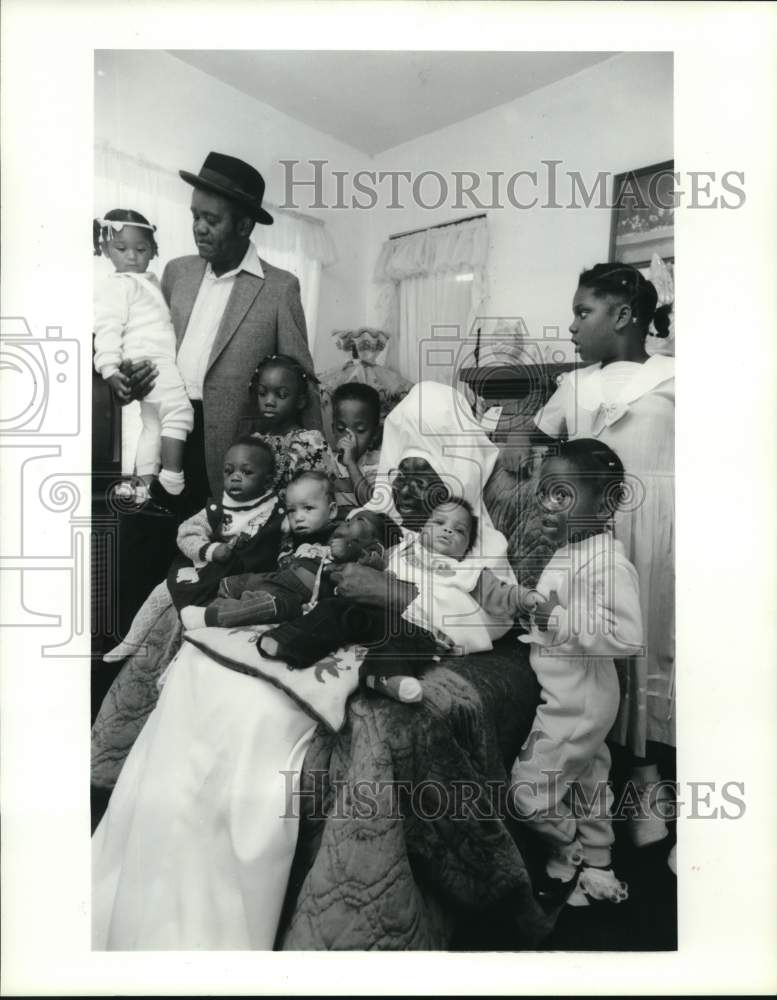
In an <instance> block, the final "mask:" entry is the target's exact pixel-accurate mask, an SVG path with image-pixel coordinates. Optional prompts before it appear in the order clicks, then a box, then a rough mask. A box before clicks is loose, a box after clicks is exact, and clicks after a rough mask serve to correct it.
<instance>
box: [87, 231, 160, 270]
mask: <svg viewBox="0 0 777 1000" xmlns="http://www.w3.org/2000/svg"><path fill="white" fill-rule="evenodd" d="M148 233H149V231H148V229H140V228H139V227H138V226H123V227H122V228H121V229H120V230H119V232H118V233H117V232H114V233H113V238H112V239H110V240H103V242H102V244H101V245H100V246H101V250H102V254H103V257H107V258H108V259H109V260H110V262H111V263H112V264H113V266H114V268H115V269H116V270H117V271H118V273H119V274H125V273H126V272H128V271H130V272H132V273H133V274H142V273H143V272H144V271H145V270H146V268H147V267H148V265H149V263H150V262H151V258H152V257H153V256H154V245H153V243H152V242H151V240H150V239H149V238H148Z"/></svg>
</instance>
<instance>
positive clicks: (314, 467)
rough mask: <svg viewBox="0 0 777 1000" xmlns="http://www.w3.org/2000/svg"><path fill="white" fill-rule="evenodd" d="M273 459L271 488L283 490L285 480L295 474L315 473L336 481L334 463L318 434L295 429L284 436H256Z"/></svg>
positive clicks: (335, 463)
mask: <svg viewBox="0 0 777 1000" xmlns="http://www.w3.org/2000/svg"><path fill="white" fill-rule="evenodd" d="M256 433H257V435H258V436H259V437H261V438H262V439H263V440H264V441H266V442H267V444H269V445H270V447H271V448H272V450H273V454H274V455H275V480H274V482H273V488H274V489H275V490H276V491H277V492H280V490H284V489H285V488H286V487H287V486H288V484H289V480H290V479H292V478H293V477H294V476H295V475H296V474H297V473H298V472H308V471H318V472H325V473H326V474H327V475H328V476H332V477H333V478H336V477H337V475H338V470H337V461H336V459H335V457H334V455H333V454H332V449H331V448H330V447H329V445H328V444H327V442H326V438H325V437H324V435H323V434H322V433H321V431H308V430H303V429H302V428H301V427H295V428H294V430H291V431H289V432H288V433H287V434H260V433H259V432H256Z"/></svg>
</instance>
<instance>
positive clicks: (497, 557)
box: [367, 382, 516, 638]
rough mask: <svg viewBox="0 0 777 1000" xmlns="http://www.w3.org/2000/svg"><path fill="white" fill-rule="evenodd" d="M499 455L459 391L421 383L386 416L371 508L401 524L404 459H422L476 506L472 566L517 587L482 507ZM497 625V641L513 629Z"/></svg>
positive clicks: (498, 537)
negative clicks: (399, 486)
mask: <svg viewBox="0 0 777 1000" xmlns="http://www.w3.org/2000/svg"><path fill="white" fill-rule="evenodd" d="M498 455H499V449H498V448H497V447H496V445H494V444H492V443H491V441H489V439H488V438H487V437H486V435H485V433H484V431H483V429H482V428H481V426H480V424H478V423H477V421H476V420H475V419H474V417H473V416H472V409H471V407H470V404H469V403H468V402H467V400H466V399H465V398H464V396H463V395H462V394H461V393H460V392H457V391H456V389H454V388H453V387H452V386H449V385H443V384H442V383H439V382H420V383H419V384H418V385H415V386H413V388H412V389H411V390H410V392H409V393H408V394H407V396H406V397H405V398H404V399H403V400H402V401H401V402H399V403H398V404H397V405H396V406H395V407H394V409H393V410H392V411H391V413H389V415H388V416H387V417H386V422H385V424H384V427H383V446H382V448H381V452H380V461H379V463H378V473H377V478H376V481H375V492H374V493H373V496H372V499H371V500H370V501H369V503H368V504H367V509H368V510H377V511H382V512H383V513H384V514H388V515H389V516H390V517H392V518H394V520H396V521H401V518H400V517H399V515H398V513H397V511H396V509H395V507H394V500H393V496H392V493H391V483H392V481H393V479H394V477H395V475H396V470H397V467H398V466H399V463H400V462H401V461H402V459H403V458H423V459H424V460H425V461H426V462H428V463H429V465H430V466H431V467H432V468H433V469H434V471H435V472H436V473H437V475H438V476H439V477H440V479H441V480H442V481H443V482H444V483H445V485H446V486H447V487H448V488H449V490H450V491H451V493H452V494H453V495H454V496H458V497H463V498H464V499H465V500H467V501H468V502H469V503H470V504H471V506H472V509H473V510H474V512H475V514H476V515H477V517H478V537H477V539H476V540H475V545H474V546H473V548H472V551H471V552H470V553H469V554H468V555H467V557H466V559H467V563H470V562H471V564H472V565H473V566H474V567H478V569H479V570H481V569H484V568H486V567H488V568H489V569H491V571H492V572H493V573H495V574H496V576H498V577H499V579H500V580H504V581H505V582H506V583H510V584H514V583H515V582H516V580H515V575H514V573H513V571H512V569H511V567H510V563H509V562H508V559H507V541H506V539H505V537H504V535H503V534H502V533H501V532H500V531H497V530H496V528H495V527H494V525H493V523H492V521H491V517H490V515H489V513H488V511H487V510H486V507H485V504H484V503H483V490H484V488H485V485H486V483H487V482H488V479H489V477H490V475H491V473H492V471H493V469H494V465H495V463H496V460H497V456H498ZM492 621H494V625H493V631H492V638H498V636H500V635H503V634H504V632H505V631H506V630H507V627H508V626H507V625H505V623H504V622H503V621H500V622H498V623H497V622H496V621H495V620H492Z"/></svg>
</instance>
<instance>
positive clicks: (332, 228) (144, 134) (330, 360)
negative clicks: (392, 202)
mask: <svg viewBox="0 0 777 1000" xmlns="http://www.w3.org/2000/svg"><path fill="white" fill-rule="evenodd" d="M95 66H96V69H97V70H98V73H97V75H96V77H95V138H96V139H103V140H106V141H107V142H108V143H110V145H112V146H114V147H115V148H117V149H119V150H121V151H123V152H126V153H130V154H132V155H136V156H137V155H143V156H145V157H146V159H148V160H149V161H150V162H152V163H154V164H157V165H159V166H162V167H165V168H167V169H168V170H174V171H177V170H179V169H184V170H191V171H192V172H194V173H196V172H197V171H198V170H199V168H200V166H201V165H202V162H203V160H204V159H205V156H206V155H207V154H208V153H209V152H210V151H211V150H218V151H219V152H223V153H228V154H230V155H232V156H238V157H240V158H241V159H244V160H246V161H247V162H248V163H251V164H252V165H253V166H255V167H256V168H257V169H258V170H259V171H260V172H261V173H262V175H263V176H264V178H265V182H266V185H267V189H266V199H267V200H268V201H269V202H273V203H275V204H278V203H280V202H281V201H282V200H283V168H282V167H281V165H280V162H279V161H280V160H283V159H298V160H302V161H306V160H311V159H326V160H329V161H331V162H332V163H333V164H337V167H336V169H347V170H358V169H361V168H362V167H364V166H366V164H367V163H368V162H369V161H368V158H367V157H366V156H364V155H363V154H361V153H359V152H358V151H357V150H355V149H353V148H351V147H350V146H347V145H346V144H344V143H341V142H338V141H337V140H336V139H333V138H332V137H331V136H328V135H324V134H323V133H321V132H318V131H316V130H315V129H312V128H310V127H309V126H307V125H305V124H303V123H302V122H299V121H297V120H296V119H293V118H290V117H289V116H288V115H284V114H282V113H281V112H279V111H276V110H275V109H274V108H271V107H269V106H268V105H265V104H262V103H261V102H259V101H257V100H255V99H254V98H252V97H249V96H248V95H247V94H244V93H242V91H239V90H235V89H234V88H233V87H230V86H228V85H226V84H224V83H221V82H220V81H218V80H216V79H214V78H213V77H211V76H209V75H208V74H206V73H203V72H201V71H200V70H198V69H195V68H194V67H192V66H189V65H188V64H186V63H184V62H182V61H181V60H179V59H176V58H175V57H174V56H171V55H170V54H169V53H167V52H163V51H149V50H135V51H133V50H121V51H118V50H111V51H98V52H96V53H95ZM333 168H334V167H333ZM183 183H184V182H183V181H181V184H182V185H183ZM326 201H327V203H331V202H333V201H334V196H332V197H331V198H329V197H328V198H327V199H326ZM306 212H307V210H306ZM307 214H309V215H314V216H317V217H319V218H321V219H323V220H324V221H325V222H326V224H327V227H328V229H329V232H330V234H331V236H332V239H333V240H334V243H335V246H336V248H337V251H338V260H337V262H336V263H335V264H333V265H331V266H330V267H328V268H326V269H325V270H324V272H323V275H322V280H321V298H320V304H319V314H318V334H317V338H316V350H315V360H316V367H317V368H318V369H319V370H323V369H324V368H327V367H331V366H332V365H334V364H339V363H341V360H342V359H343V356H342V354H341V353H340V352H338V351H336V350H335V349H334V348H333V346H332V344H331V337H330V332H331V331H332V330H333V329H337V328H343V327H346V328H347V327H351V326H356V325H360V324H363V323H364V320H365V303H366V289H365V284H364V280H363V274H362V270H363V261H364V258H365V255H366V250H367V240H368V228H367V227H366V226H365V224H364V219H363V218H361V217H360V216H359V215H357V214H356V213H353V212H343V211H335V210H332V211H326V210H315V209H311V210H310V211H309V212H307ZM160 236H162V237H163V234H160ZM191 252H194V247H193V246H192V251H191Z"/></svg>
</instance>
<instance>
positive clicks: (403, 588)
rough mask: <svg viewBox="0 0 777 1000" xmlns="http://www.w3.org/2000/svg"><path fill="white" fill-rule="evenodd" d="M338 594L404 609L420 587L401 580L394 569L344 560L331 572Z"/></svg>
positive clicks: (378, 605)
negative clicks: (378, 567)
mask: <svg viewBox="0 0 777 1000" xmlns="http://www.w3.org/2000/svg"><path fill="white" fill-rule="evenodd" d="M330 579H331V581H332V583H334V584H335V586H336V587H337V596H338V597H347V598H349V599H350V600H352V601H355V602H356V603H357V604H369V605H372V606H373V607H379V608H393V609H394V610H397V611H403V610H404V609H405V608H406V607H407V606H408V604H410V602H411V601H412V600H413V599H414V598H415V597H416V595H417V593H418V591H417V590H416V588H415V587H414V586H413V584H412V583H406V582H405V581H404V580H397V579H396V577H394V576H392V575H391V574H390V573H381V572H380V570H377V569H372V568H371V567H370V566H362V565H361V564H360V563H344V564H343V565H339V566H336V567H335V568H334V569H333V570H332V571H331V573H330Z"/></svg>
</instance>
